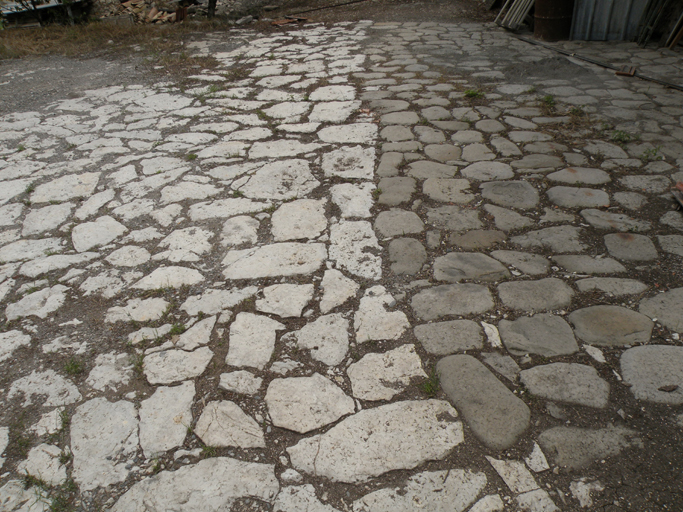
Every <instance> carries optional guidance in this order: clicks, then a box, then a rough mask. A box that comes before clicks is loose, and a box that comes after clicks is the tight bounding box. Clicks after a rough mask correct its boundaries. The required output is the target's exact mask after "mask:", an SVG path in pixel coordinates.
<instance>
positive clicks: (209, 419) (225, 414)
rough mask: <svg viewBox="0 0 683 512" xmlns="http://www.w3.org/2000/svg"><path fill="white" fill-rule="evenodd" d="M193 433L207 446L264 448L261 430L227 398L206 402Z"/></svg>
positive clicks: (264, 443)
mask: <svg viewBox="0 0 683 512" xmlns="http://www.w3.org/2000/svg"><path fill="white" fill-rule="evenodd" d="M194 433H195V434H196V435H197V436H198V437H199V438H200V439H201V440H202V441H203V442H204V444H205V445H207V446H213V447H216V448H223V447H227V446H234V447H237V448H265V447H266V442H265V439H264V437H263V431H262V430H261V427H259V425H258V423H256V421H254V419H253V418H251V417H250V416H248V415H247V414H245V413H244V411H242V409H240V408H239V406H238V405H237V404H235V403H234V402H230V401H229V400H221V401H213V402H209V403H207V404H206V406H205V407H204V410H203V411H202V414H201V416H200V417H199V419H198V420H197V425H196V426H195V428H194Z"/></svg>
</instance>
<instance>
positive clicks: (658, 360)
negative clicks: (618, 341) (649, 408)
mask: <svg viewBox="0 0 683 512" xmlns="http://www.w3.org/2000/svg"><path fill="white" fill-rule="evenodd" d="M620 364H621V375H622V377H623V378H624V382H626V383H628V384H630V385H631V387H630V391H631V393H633V396H635V397H636V398H637V399H638V400H645V401H647V402H657V403H662V404H676V405H678V404H683V347H674V346H670V345H643V346H641V347H634V348H630V349H628V350H627V351H626V352H624V353H623V354H622V355H621V361H620Z"/></svg>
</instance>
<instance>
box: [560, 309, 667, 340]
mask: <svg viewBox="0 0 683 512" xmlns="http://www.w3.org/2000/svg"><path fill="white" fill-rule="evenodd" d="M568 319H569V321H570V322H571V324H572V325H573V326H574V333H575V334H576V337H577V338H579V339H580V340H582V341H585V342H586V343H589V344H591V345H598V346H606V347H608V346H623V345H632V344H634V343H647V342H648V341H650V335H651V333H652V328H653V327H654V324H653V323H652V321H651V320H650V319H649V318H648V317H646V316H645V315H643V314H641V313H638V312H636V311H633V310H632V309H628V308H623V307H620V306H590V307H587V308H582V309H577V310H576V311H574V312H573V313H571V314H570V315H569V317H568Z"/></svg>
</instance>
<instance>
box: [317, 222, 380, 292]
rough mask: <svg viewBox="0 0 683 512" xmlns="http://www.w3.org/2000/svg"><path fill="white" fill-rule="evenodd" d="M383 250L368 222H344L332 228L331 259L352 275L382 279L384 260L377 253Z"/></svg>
mask: <svg viewBox="0 0 683 512" xmlns="http://www.w3.org/2000/svg"><path fill="white" fill-rule="evenodd" d="M323 247H324V246H323ZM381 249H382V248H381V247H380V245H379V243H378V242H377V237H376V236H375V232H374V231H373V229H372V226H371V224H370V223H369V222H367V221H342V222H339V223H338V224H334V225H332V226H331V227H330V259H331V260H332V261H335V262H336V264H337V267H338V268H342V269H344V270H346V271H347V272H350V273H351V274H354V275H356V276H359V277H364V278H366V279H378V278H380V277H381V276H382V259H381V257H380V256H378V255H377V253H379V251H381Z"/></svg>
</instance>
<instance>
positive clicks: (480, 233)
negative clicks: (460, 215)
mask: <svg viewBox="0 0 683 512" xmlns="http://www.w3.org/2000/svg"><path fill="white" fill-rule="evenodd" d="M504 241H505V233H503V232H502V231H496V230H495V229H473V230H471V231H468V232H467V233H464V234H456V233H453V234H451V236H450V237H449V238H448V243H449V244H451V245H455V246H456V247H460V248H461V249H465V250H470V251H476V250H481V249H488V248H489V247H492V246H494V245H498V244H500V243H503V242H504Z"/></svg>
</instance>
